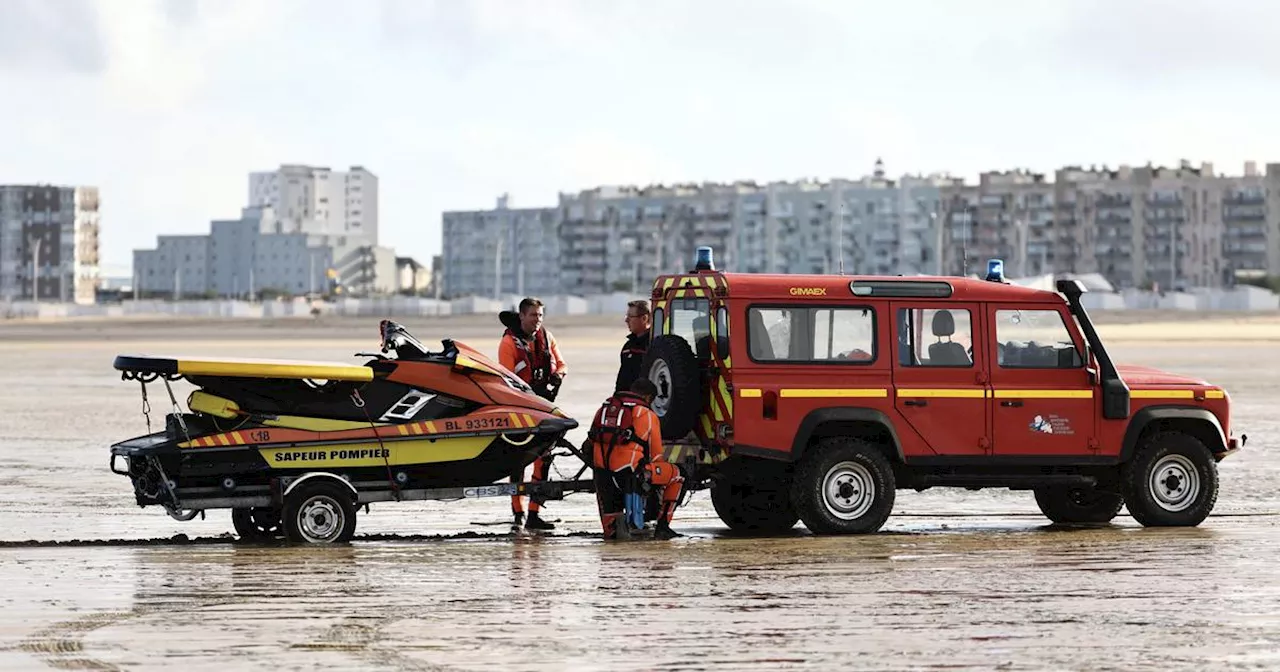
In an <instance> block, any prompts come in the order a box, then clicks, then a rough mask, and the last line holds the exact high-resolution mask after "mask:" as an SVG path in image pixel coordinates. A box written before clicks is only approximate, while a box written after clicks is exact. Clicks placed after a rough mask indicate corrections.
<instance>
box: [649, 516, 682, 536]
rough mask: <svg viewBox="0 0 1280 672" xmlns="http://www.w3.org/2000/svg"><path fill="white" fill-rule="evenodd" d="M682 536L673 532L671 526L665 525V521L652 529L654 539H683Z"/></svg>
mask: <svg viewBox="0 0 1280 672" xmlns="http://www.w3.org/2000/svg"><path fill="white" fill-rule="evenodd" d="M683 536H684V535H683V534H680V533H679V532H676V531H675V530H673V529H671V526H670V525H669V524H667V521H665V520H663V521H659V522H658V526H657V527H655V528H653V538H654V539H675V538H676V537H683Z"/></svg>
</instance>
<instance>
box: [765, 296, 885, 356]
mask: <svg viewBox="0 0 1280 672" xmlns="http://www.w3.org/2000/svg"><path fill="white" fill-rule="evenodd" d="M747 343H748V346H749V349H750V351H751V352H750V355H751V359H753V360H755V361H760V362H792V363H798V362H814V363H816V362H840V363H862V364H865V363H869V362H873V361H875V354H876V347H875V345H876V343H875V313H874V311H872V309H870V308H863V307H852V308H829V307H823V308H807V307H806V308H755V307H753V308H750V309H748V310H747Z"/></svg>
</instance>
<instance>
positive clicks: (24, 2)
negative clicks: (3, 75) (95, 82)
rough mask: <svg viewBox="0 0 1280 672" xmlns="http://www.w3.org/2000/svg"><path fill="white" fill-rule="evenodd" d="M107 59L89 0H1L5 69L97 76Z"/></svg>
mask: <svg viewBox="0 0 1280 672" xmlns="http://www.w3.org/2000/svg"><path fill="white" fill-rule="evenodd" d="M107 60H108V59H107V49H106V47H105V45H104V44H103V36H102V28H101V25H100V22H99V17H98V13H97V11H96V8H95V6H94V5H93V3H92V2H91V1H90V0H59V1H57V2H54V1H51V0H4V1H3V2H0V72H3V71H5V70H9V71H17V72H30V73H47V72H58V73H65V72H70V73H75V74H81V75H85V74H88V75H92V74H97V73H101V72H103V71H104V70H105V69H106V68H107V65H108V63H107Z"/></svg>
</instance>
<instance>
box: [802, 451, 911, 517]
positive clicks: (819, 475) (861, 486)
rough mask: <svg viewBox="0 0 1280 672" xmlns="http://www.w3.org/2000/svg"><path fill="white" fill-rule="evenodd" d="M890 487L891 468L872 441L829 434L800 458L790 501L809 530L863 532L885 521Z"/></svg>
mask: <svg viewBox="0 0 1280 672" xmlns="http://www.w3.org/2000/svg"><path fill="white" fill-rule="evenodd" d="M895 488H896V485H895V483H894V480H893V468H892V467H891V466H890V465H889V460H887V459H885V456H884V453H882V452H880V449H879V448H878V447H877V446H876V445H875V444H872V443H869V442H867V441H864V440H862V439H855V438H852V437H845V436H839V437H829V438H825V439H822V440H821V441H820V442H819V443H818V445H816V446H814V447H813V448H811V449H810V451H809V453H808V454H807V455H805V456H804V459H802V460H801V462H800V465H799V467H798V468H797V469H796V475H795V479H794V480H793V481H792V482H791V501H792V502H793V503H794V505H795V507H796V512H797V513H799V514H800V520H803V521H804V524H805V527H807V528H809V530H810V531H812V532H813V533H814V534H868V533H871V532H875V531H877V530H879V529H880V527H881V526H883V525H884V522H885V521H886V520H888V518H889V513H890V512H891V511H893V501H894V495H895V494H896V491H895Z"/></svg>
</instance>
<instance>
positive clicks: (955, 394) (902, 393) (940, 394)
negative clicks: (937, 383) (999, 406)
mask: <svg viewBox="0 0 1280 672" xmlns="http://www.w3.org/2000/svg"><path fill="white" fill-rule="evenodd" d="M898 396H899V397H929V398H933V399H985V398H986V396H987V390H986V389H984V388H976V389H973V388H958V389H947V388H902V387H900V388H898Z"/></svg>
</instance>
